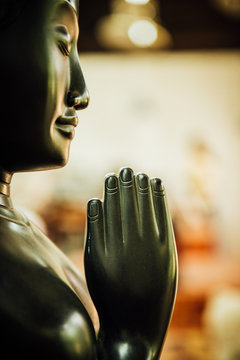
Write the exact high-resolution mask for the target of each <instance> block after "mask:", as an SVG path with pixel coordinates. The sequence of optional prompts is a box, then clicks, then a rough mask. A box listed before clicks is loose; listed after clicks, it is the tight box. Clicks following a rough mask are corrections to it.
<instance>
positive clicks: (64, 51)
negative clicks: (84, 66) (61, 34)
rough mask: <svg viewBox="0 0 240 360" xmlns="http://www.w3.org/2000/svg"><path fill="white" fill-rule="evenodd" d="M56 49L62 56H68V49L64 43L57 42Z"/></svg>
mask: <svg viewBox="0 0 240 360" xmlns="http://www.w3.org/2000/svg"><path fill="white" fill-rule="evenodd" d="M58 48H59V50H60V51H61V53H62V54H63V55H64V56H69V54H70V49H69V46H68V45H67V44H65V43H64V41H62V40H58Z"/></svg>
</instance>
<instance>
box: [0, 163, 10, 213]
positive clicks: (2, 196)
mask: <svg viewBox="0 0 240 360" xmlns="http://www.w3.org/2000/svg"><path fill="white" fill-rule="evenodd" d="M11 179H12V174H11V173H8V172H7V171H5V170H3V169H0V205H2V206H7V207H9V206H10V205H11V200H10V198H9V196H10V182H11ZM10 207H11V206H10Z"/></svg>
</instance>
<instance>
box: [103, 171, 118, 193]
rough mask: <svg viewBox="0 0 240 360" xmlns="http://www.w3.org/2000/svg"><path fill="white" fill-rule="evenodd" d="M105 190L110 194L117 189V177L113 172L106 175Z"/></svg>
mask: <svg viewBox="0 0 240 360" xmlns="http://www.w3.org/2000/svg"><path fill="white" fill-rule="evenodd" d="M105 190H106V191H107V192H108V193H110V194H113V193H116V192H117V191H118V178H117V176H116V175H115V174H114V173H111V174H108V175H106V177H105Z"/></svg>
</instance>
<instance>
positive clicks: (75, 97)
mask: <svg viewBox="0 0 240 360" xmlns="http://www.w3.org/2000/svg"><path fill="white" fill-rule="evenodd" d="M88 104H89V92H88V90H87V88H86V89H85V91H84V93H83V94H80V93H78V92H77V91H69V92H68V94H67V105H68V106H69V107H74V108H75V109H76V110H83V109H85V108H86V107H87V106H88Z"/></svg>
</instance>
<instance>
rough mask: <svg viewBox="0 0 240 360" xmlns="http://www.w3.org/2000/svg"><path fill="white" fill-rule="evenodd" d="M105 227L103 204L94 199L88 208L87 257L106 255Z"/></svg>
mask: <svg viewBox="0 0 240 360" xmlns="http://www.w3.org/2000/svg"><path fill="white" fill-rule="evenodd" d="M104 250H105V244H104V225H103V210H102V202H101V201H100V200H99V199H92V200H90V201H89V202H88V207H87V239H86V246H85V255H86V256H88V255H90V254H92V255H93V256H97V257H101V255H102V254H103V253H104Z"/></svg>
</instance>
